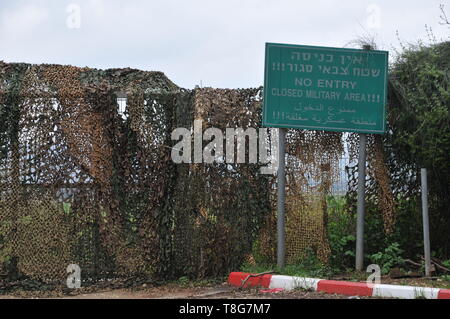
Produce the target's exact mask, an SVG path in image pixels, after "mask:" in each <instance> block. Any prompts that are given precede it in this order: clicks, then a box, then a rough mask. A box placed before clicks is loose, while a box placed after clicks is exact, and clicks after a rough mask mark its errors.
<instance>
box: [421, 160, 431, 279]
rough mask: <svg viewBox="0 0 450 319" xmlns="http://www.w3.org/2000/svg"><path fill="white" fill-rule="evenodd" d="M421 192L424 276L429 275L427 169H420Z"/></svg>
mask: <svg viewBox="0 0 450 319" xmlns="http://www.w3.org/2000/svg"><path fill="white" fill-rule="evenodd" d="M420 182H421V192H422V221H423V249H424V255H425V256H424V257H425V276H427V277H430V276H431V254H430V227H429V221H428V183H427V169H426V168H422V169H420Z"/></svg>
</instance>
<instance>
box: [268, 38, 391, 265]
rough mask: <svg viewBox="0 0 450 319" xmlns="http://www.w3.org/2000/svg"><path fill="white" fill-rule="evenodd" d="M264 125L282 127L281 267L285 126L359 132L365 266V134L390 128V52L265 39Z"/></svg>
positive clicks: (360, 229) (360, 212)
mask: <svg viewBox="0 0 450 319" xmlns="http://www.w3.org/2000/svg"><path fill="white" fill-rule="evenodd" d="M265 54H266V57H265V72H264V107H263V126H266V127H278V128H280V149H279V159H280V161H279V165H280V167H279V169H278V223H277V231H278V244H277V248H278V253H277V261H278V266H281V267H282V266H283V265H284V256H285V246H284V237H285V229H284V218H285V215H284V213H285V212H284V207H285V205H284V201H285V176H284V175H285V173H284V158H285V144H284V141H285V140H284V138H285V131H284V130H281V129H286V128H298V129H307V130H326V131H341V132H357V133H360V154H359V167H358V172H359V173H358V174H359V179H360V180H361V182H360V183H359V184H358V194H359V195H358V226H357V227H358V228H357V233H358V235H357V238H358V240H357V254H356V255H357V262H356V263H357V268H361V269H362V265H363V258H362V257H363V237H364V191H365V190H364V176H365V158H366V156H365V146H366V134H367V133H372V134H383V133H384V132H385V107H386V99H387V64H388V52H387V51H378V50H369V49H368V48H364V49H346V48H330V47H317V46H305V45H290V44H278V43H266V52H265Z"/></svg>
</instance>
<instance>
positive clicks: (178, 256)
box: [0, 62, 393, 283]
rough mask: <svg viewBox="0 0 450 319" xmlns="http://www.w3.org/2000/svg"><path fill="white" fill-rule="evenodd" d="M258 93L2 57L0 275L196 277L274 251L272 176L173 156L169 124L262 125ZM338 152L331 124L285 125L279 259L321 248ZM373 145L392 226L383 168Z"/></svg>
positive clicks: (269, 257) (267, 257) (251, 167)
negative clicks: (75, 271)
mask: <svg viewBox="0 0 450 319" xmlns="http://www.w3.org/2000/svg"><path fill="white" fill-rule="evenodd" d="M125 95H126V96H127V101H126V110H125V112H121V111H120V110H119V105H118V97H123V96H125ZM261 97H262V88H255V89H239V90H225V89H195V90H184V89H181V88H179V87H177V86H176V85H175V84H173V83H172V82H171V81H170V80H169V79H167V78H166V77H165V76H164V74H163V73H160V72H144V71H139V70H133V69H110V70H105V71H102V70H95V69H89V68H77V67H71V66H60V65H29V64H22V63H20V64H19V63H13V64H6V63H3V62H0V147H1V148H0V274H1V275H2V276H3V277H5V278H9V279H17V278H23V277H28V278H32V279H35V280H39V281H53V282H54V281H57V282H60V283H65V279H66V278H67V273H66V267H67V266H68V265H69V264H71V263H74V264H78V265H79V266H80V268H81V270H82V278H84V279H86V278H91V279H102V278H110V277H117V276H123V277H134V276H147V277H151V278H163V279H167V278H178V277H180V276H190V277H197V278H200V277H205V276H214V275H223V274H226V273H227V272H228V271H230V270H236V269H238V268H239V267H240V265H241V264H242V263H243V262H244V261H246V260H247V261H250V262H254V261H255V260H257V259H259V260H264V261H267V262H270V261H273V260H274V258H275V249H276V237H275V235H276V231H275V229H276V227H275V224H276V191H275V190H276V187H275V183H276V179H275V177H274V176H270V175H262V174H260V173H259V169H260V164H226V163H214V164H187V163H184V164H175V163H174V162H173V161H172V160H171V151H172V146H173V145H174V143H176V141H172V140H171V132H172V131H173V130H174V129H175V128H177V127H185V128H188V129H192V126H193V121H194V119H197V120H198V119H201V120H203V130H205V129H206V128H208V127H216V128H219V129H221V130H222V131H223V132H225V128H227V127H228V128H237V127H241V128H244V129H246V128H249V127H255V128H258V127H260V125H261V108H262V103H261ZM269 138H270V135H269ZM377 143H378V142H377V140H376V139H375V140H374V141H373V143H372V144H373V147H375V149H377V150H379V149H380V145H379V144H377ZM372 144H371V145H372ZM343 151H344V139H343V137H342V134H341V133H331V132H312V131H302V130H289V131H288V134H287V153H288V157H287V238H286V240H287V244H286V246H287V259H288V262H289V263H291V262H296V261H298V260H299V259H301V258H303V257H305V254H306V253H307V251H308V249H313V250H314V251H315V253H316V254H317V256H318V257H319V258H320V260H322V261H323V262H326V261H327V260H328V258H329V254H330V247H329V244H328V242H327V234H326V231H327V230H326V225H327V200H326V198H327V195H329V194H330V192H331V188H332V185H333V183H335V182H336V180H337V179H338V178H339V169H340V167H339V160H340V158H341V156H342V154H343ZM247 152H248V148H247ZM369 154H370V152H369ZM373 154H375V155H374V156H373V157H371V161H370V165H371V167H375V168H376V167H381V170H380V169H375V170H369V171H374V172H375V173H374V176H375V178H376V179H377V180H378V181H382V184H381V185H382V186H381V187H379V193H380V194H381V197H380V198H382V200H381V201H380V206H381V207H382V208H383V212H384V215H385V216H386V218H385V223H386V229H387V230H388V231H389V229H390V227H391V226H392V218H393V216H392V212H391V211H390V209H389V207H392V205H391V204H390V203H391V201H392V198H391V197H390V195H389V194H390V192H389V189H388V188H386V187H384V186H383V185H385V184H384V183H388V181H387V179H388V176H387V175H386V173H385V168H383V159H382V151H378V152H374V153H373ZM377 154H378V155H377ZM380 154H381V155H380ZM247 156H248V154H247ZM380 156H381V157H380ZM377 172H381V173H377ZM386 207H387V208H386Z"/></svg>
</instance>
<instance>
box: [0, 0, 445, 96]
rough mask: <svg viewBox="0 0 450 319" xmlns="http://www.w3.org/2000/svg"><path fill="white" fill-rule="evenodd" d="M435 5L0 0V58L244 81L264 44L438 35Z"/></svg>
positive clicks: (389, 42)
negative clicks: (429, 27)
mask: <svg viewBox="0 0 450 319" xmlns="http://www.w3.org/2000/svg"><path fill="white" fill-rule="evenodd" d="M70 4H74V5H75V6H71V7H70V6H69V5H70ZM439 4H445V6H446V11H447V15H448V16H449V17H450V1H449V0H410V1H407V0H397V1H394V0H389V1H388V0H378V1H376V0H375V1H365V0H341V1H331V0H308V1H302V0H296V1H294V0H278V1H268V0H259V1H256V0H240V1H238V0H223V1H216V0H164V1H160V0H150V1H148V0H147V1H144V0H142V1H139V0H128V1H125V0H122V1H119V0H78V1H76V0H72V1H65V0H58V1H55V0H53V1H51V0H34V1H26V0H0V60H4V61H6V62H29V63H58V64H71V65H77V66H89V67H95V68H103V69H104V68H113V67H132V68H138V69H142V70H157V71H162V72H164V73H165V74H166V75H167V76H168V77H169V78H170V79H171V80H172V81H174V82H175V83H176V84H178V85H179V86H182V87H185V88H193V87H194V86H195V85H198V84H200V83H201V84H202V86H212V87H230V88H237V87H254V86H259V85H262V84H263V69H264V43H265V42H280V43H292V44H304V45H320V46H335V47H343V46H346V47H354V45H351V44H349V42H351V41H352V40H355V39H356V38H357V37H359V36H367V35H370V36H373V37H374V38H375V40H376V42H377V45H378V49H383V50H389V51H391V54H393V52H392V48H394V47H396V48H398V47H399V46H400V45H399V41H398V39H397V35H396V32H397V31H398V33H399V36H400V39H401V40H402V41H403V42H405V43H408V42H412V43H417V41H418V40H419V39H421V40H423V41H424V42H426V43H427V42H429V40H428V36H427V32H426V28H425V25H428V26H431V28H432V30H433V34H434V35H435V37H436V38H437V40H438V41H443V40H446V41H448V40H449V36H450V28H448V27H446V26H442V25H440V24H439V21H440V18H439V16H440V9H439ZM68 6H69V7H68ZM72 8H75V11H73V9H72ZM77 8H79V9H80V10H81V11H80V20H77V15H76V12H77V11H76V10H77ZM68 10H69V12H68ZM78 22H79V28H78Z"/></svg>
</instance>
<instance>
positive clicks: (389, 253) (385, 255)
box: [369, 243, 405, 275]
mask: <svg viewBox="0 0 450 319" xmlns="http://www.w3.org/2000/svg"><path fill="white" fill-rule="evenodd" d="M402 253H403V250H402V249H400V245H399V244H398V243H392V244H390V245H389V246H388V247H386V248H385V249H384V251H381V252H378V253H375V254H372V255H370V256H369V259H370V261H371V262H372V263H374V264H377V265H379V266H380V268H381V273H382V274H383V275H386V274H388V273H389V271H390V270H391V269H392V268H394V267H400V266H402V265H403V264H404V263H405V260H404V259H403V258H402V256H401V254H402Z"/></svg>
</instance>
